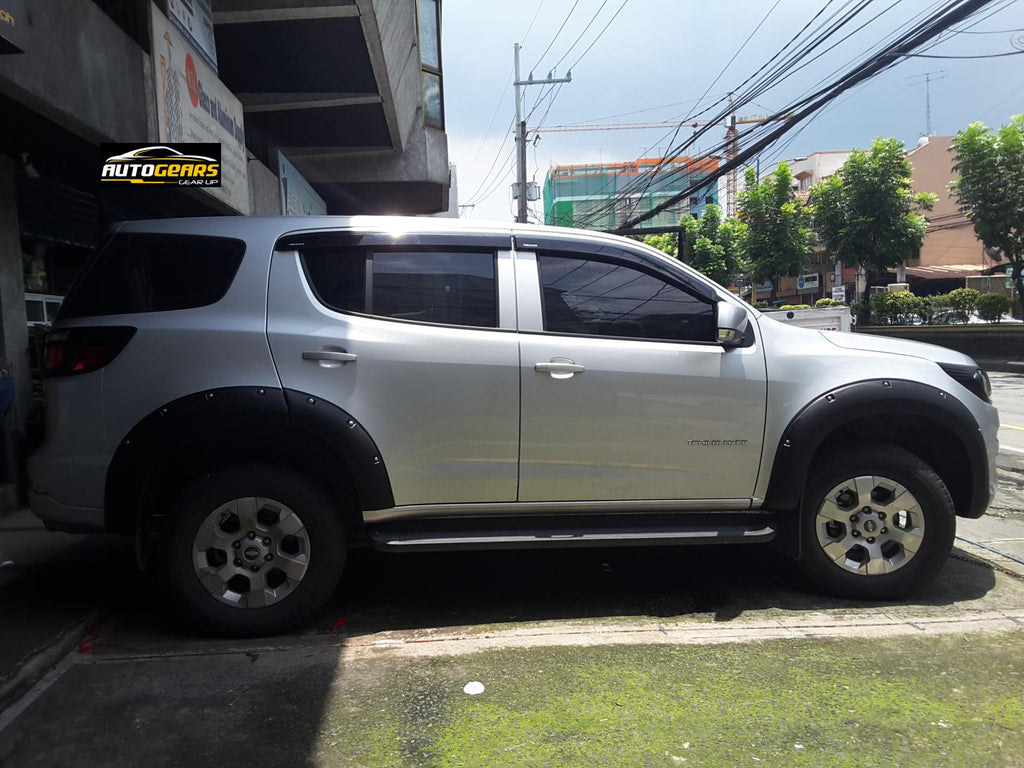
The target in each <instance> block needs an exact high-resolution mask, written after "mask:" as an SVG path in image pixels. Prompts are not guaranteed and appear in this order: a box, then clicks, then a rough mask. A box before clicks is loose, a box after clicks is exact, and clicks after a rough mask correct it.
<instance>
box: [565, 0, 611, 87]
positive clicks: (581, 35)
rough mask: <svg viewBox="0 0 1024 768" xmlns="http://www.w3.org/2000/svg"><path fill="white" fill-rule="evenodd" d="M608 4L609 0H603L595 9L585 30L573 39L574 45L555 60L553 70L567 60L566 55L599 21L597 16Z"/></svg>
mask: <svg viewBox="0 0 1024 768" xmlns="http://www.w3.org/2000/svg"><path fill="white" fill-rule="evenodd" d="M606 5H608V0H603V2H602V3H601V5H600V6H599V7H598V9H597V11H595V12H594V15H593V16H591V17H590V21H588V22H587V26H585V27H584V28H583V31H582V32H580V33H579V34H578V35H577V36H576V39H575V40H573V41H572V45H570V46H569V48H568V50H566V52H565V53H563V54H562V58H560V59H559V60H558V61H556V62H555V65H554V66H553V67H552V68H551V69H552V70H556V69H558V65H559V64H561V63H562V62H563V61H565V59H566V57H568V55H569V54H570V53H572V49H573V48H575V47H576V46H577V45H579V43H580V40H582V39H583V36H584V35H585V34H587V30H588V29H590V27H591V25H592V24H593V23H594V22H595V21H597V17H598V16H600V15H601V11H602V10H604V7H605V6H606Z"/></svg>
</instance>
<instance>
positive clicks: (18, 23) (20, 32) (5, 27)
mask: <svg viewBox="0 0 1024 768" xmlns="http://www.w3.org/2000/svg"><path fill="white" fill-rule="evenodd" d="M27 45H28V17H27V16H26V15H25V0H0V53H23V52H24V51H25V48H26V46H27Z"/></svg>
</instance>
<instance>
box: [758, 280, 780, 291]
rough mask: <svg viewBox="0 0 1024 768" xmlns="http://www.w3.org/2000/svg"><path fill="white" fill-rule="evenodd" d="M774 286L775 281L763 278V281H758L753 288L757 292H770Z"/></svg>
mask: <svg viewBox="0 0 1024 768" xmlns="http://www.w3.org/2000/svg"><path fill="white" fill-rule="evenodd" d="M774 287H775V283H773V282H772V281H771V280H765V281H764V282H763V283H758V284H757V285H755V286H754V290H755V291H757V292H758V293H771V292H772V289H773V288H774Z"/></svg>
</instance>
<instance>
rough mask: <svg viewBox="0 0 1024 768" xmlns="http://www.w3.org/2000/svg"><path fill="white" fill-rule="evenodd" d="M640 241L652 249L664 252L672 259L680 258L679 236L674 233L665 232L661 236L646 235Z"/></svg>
mask: <svg viewBox="0 0 1024 768" xmlns="http://www.w3.org/2000/svg"><path fill="white" fill-rule="evenodd" d="M640 239H641V241H642V242H644V243H645V244H647V245H649V246H651V247H652V248H657V249H658V250H659V251H664V252H665V253H667V254H668V255H669V256H671V257H672V258H678V256H679V235H677V234H675V233H674V232H665V233H663V234H660V235H644V236H643V237H642V238H640Z"/></svg>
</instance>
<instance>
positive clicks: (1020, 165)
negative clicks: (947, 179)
mask: <svg viewBox="0 0 1024 768" xmlns="http://www.w3.org/2000/svg"><path fill="white" fill-rule="evenodd" d="M951 151H953V152H955V153H956V159H955V161H954V163H953V170H954V171H957V172H958V173H959V174H960V178H959V179H957V180H956V181H954V182H953V183H952V184H951V185H950V190H951V191H952V192H953V194H954V195H955V196H956V198H957V202H958V203H959V205H960V210H961V211H963V213H964V215H966V216H967V218H968V219H970V220H971V223H972V224H973V225H974V234H976V235H977V236H978V239H979V240H981V242H982V243H984V244H985V247H986V248H987V249H988V252H989V253H990V254H992V256H993V257H994V258H996V259H997V260H1001V259H1006V260H1007V261H1008V262H1009V263H1010V267H1011V269H1012V276H1013V285H1014V288H1015V289H1016V291H1017V296H1018V298H1019V299H1020V300H1021V305H1022V306H1024V284H1022V283H1021V271H1022V269H1024V115H1014V116H1013V117H1011V118H1010V123H1009V125H1004V126H1003V127H1002V128H1000V129H999V130H998V131H997V132H995V133H993V132H992V131H991V130H990V129H989V128H988V127H986V126H985V125H984V124H982V123H972V124H971V125H969V126H968V127H967V129H966V130H963V131H960V133H958V134H957V135H956V138H954V139H953V146H952V147H951Z"/></svg>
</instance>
